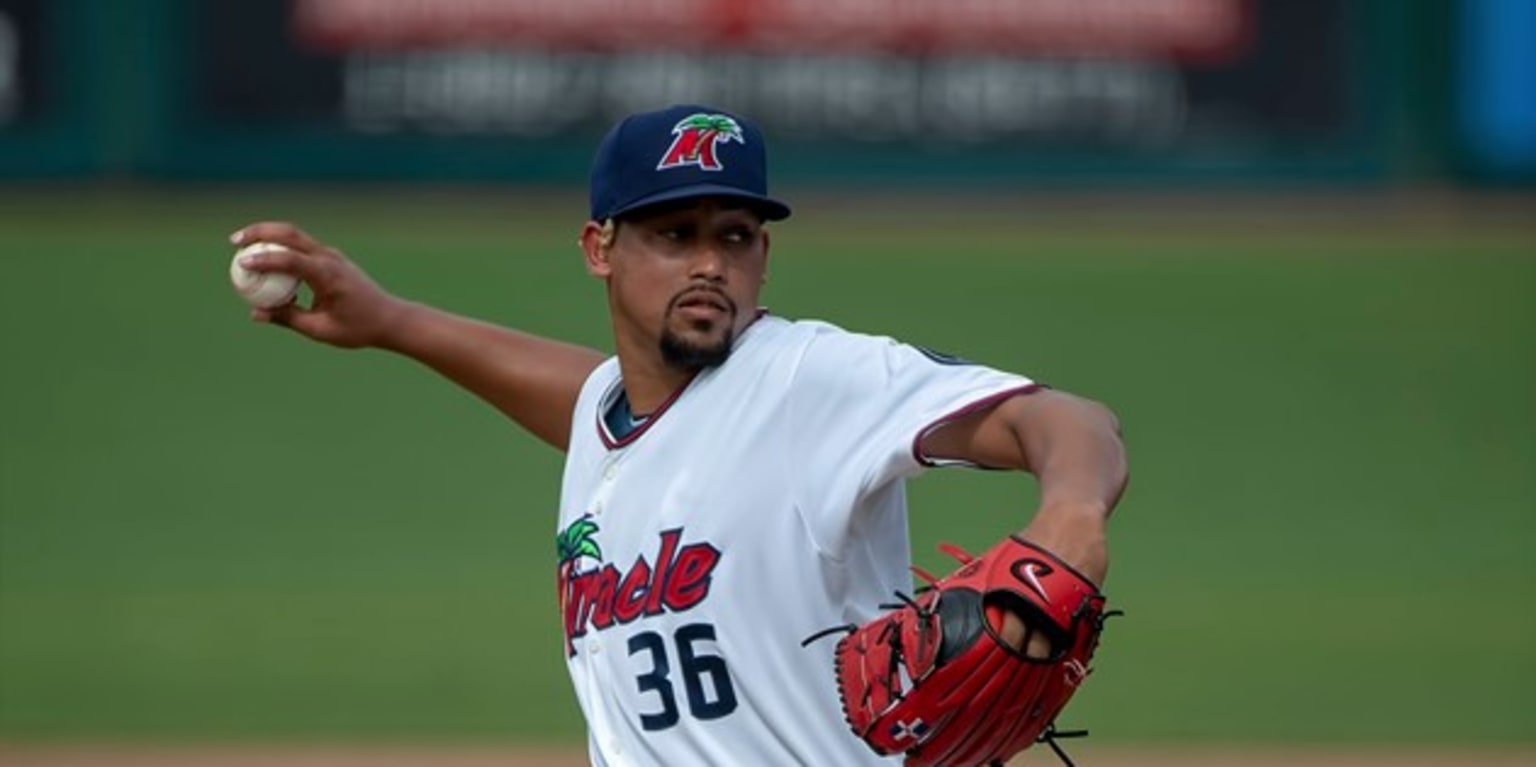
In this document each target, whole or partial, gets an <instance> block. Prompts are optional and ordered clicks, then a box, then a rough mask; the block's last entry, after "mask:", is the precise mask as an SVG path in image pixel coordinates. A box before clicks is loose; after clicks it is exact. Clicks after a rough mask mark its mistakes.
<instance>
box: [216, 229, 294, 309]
mask: <svg viewBox="0 0 1536 767" xmlns="http://www.w3.org/2000/svg"><path fill="white" fill-rule="evenodd" d="M282 250H287V248H285V247H283V246H282V245H279V244H277V243H275V242H253V243H251V244H249V245H247V246H245V247H243V248H241V249H239V250H237V251H235V257H234V258H233V259H231V260H230V262H229V282H230V284H231V285H233V286H234V287H235V292H236V293H239V294H240V297H241V298H243V299H245V302H246V303H248V304H250V305H251V306H253V307H256V308H257V309H274V308H277V307H279V306H283V305H284V304H287V303H289V302H290V301H292V300H293V299H294V297H295V296H297V295H298V293H299V278H297V277H295V276H293V275H291V274H283V273H282V272H253V271H251V270H250V269H247V268H245V266H244V265H242V264H241V259H243V258H246V257H247V256H254V255H258V254H261V253H273V252H277V251H282Z"/></svg>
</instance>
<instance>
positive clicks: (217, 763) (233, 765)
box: [0, 746, 1536, 767]
mask: <svg viewBox="0 0 1536 767" xmlns="http://www.w3.org/2000/svg"><path fill="white" fill-rule="evenodd" d="M1072 756H1073V758H1074V760H1075V761H1076V762H1077V764H1078V767H1292V766H1294V767H1532V766H1533V765H1536V749H1525V750H1516V749H1505V750H1463V751H1455V750H1446V749H1433V750H1425V749H1407V748H1393V749H1369V748H1363V747H1362V748H1325V747H1297V748H1293V749H1258V748H1254V749H1249V748H1242V747H1204V748H1193V749H1177V748H1172V747H1168V746H1156V747H1149V748H1129V747H1124V746H1119V747H1113V748H1111V747H1100V748H1087V747H1084V748H1080V749H1073V750H1072ZM586 764H587V761H586V759H584V758H583V756H582V754H581V753H580V752H575V751H572V750H570V749H535V748H515V747H507V748H496V749H492V748H484V749H464V748H440V749H438V748H432V749H428V748H402V749H382V748H372V747H370V748H340V747H336V748H313V749H302V750H301V749H295V748H278V747H265V746H261V747H250V748H232V747H172V748H147V747H142V746H135V747H126V748H119V747H106V746H0V767H584V766H585V765H586ZM741 764H744V765H751V764H755V762H753V761H752V759H751V756H750V755H749V754H743V755H742V761H741ZM1012 764H1013V767H1049V766H1050V765H1057V764H1059V762H1057V761H1056V758H1055V757H1054V756H1052V755H1051V754H1050V753H1049V752H1046V751H1038V752H1035V751H1032V752H1030V754H1029V756H1028V758H1023V759H1018V760H1015V761H1014V762H1013V763H1012Z"/></svg>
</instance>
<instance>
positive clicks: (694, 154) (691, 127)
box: [656, 114, 747, 170]
mask: <svg viewBox="0 0 1536 767" xmlns="http://www.w3.org/2000/svg"><path fill="white" fill-rule="evenodd" d="M672 135H673V139H672V145H671V146H670V147H668V148H667V153H666V154H665V155H663V156H662V158H661V163H660V164H658V165H657V166H656V170H666V169H668V168H682V167H686V166H689V165H692V166H696V167H698V168H699V169H701V170H724V169H725V166H723V165H721V164H720V156H719V155H718V154H716V153H715V145H716V144H719V143H722V142H731V141H735V142H736V143H738V144H745V143H747V140H746V139H745V138H744V137H742V134H741V125H739V124H738V123H737V122H736V120H734V119H732V118H731V117H728V116H726V115H711V114H695V115H689V116H687V117H684V118H683V119H682V120H679V121H678V123H677V125H675V126H673V127H672Z"/></svg>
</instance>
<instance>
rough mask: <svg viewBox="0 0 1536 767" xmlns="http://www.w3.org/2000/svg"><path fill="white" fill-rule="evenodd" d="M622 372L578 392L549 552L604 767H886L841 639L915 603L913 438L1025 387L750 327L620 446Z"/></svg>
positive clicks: (945, 363) (896, 348) (574, 671)
mask: <svg viewBox="0 0 1536 767" xmlns="http://www.w3.org/2000/svg"><path fill="white" fill-rule="evenodd" d="M619 372H620V371H619V366H618V363H617V360H616V359H609V360H608V361H607V362H605V363H603V364H602V365H601V366H599V367H598V368H597V370H595V371H594V372H593V373H592V375H591V377H590V378H588V379H587V381H586V383H585V385H584V386H583V388H582V391H581V396H580V399H579V400H578V402H577V405H576V412H575V416H574V418H575V421H574V424H573V427H572V430H571V444H570V449H569V455H568V457H567V462H566V467H565V476H564V482H563V486H562V489H561V500H560V524H559V534H558V536H557V547H558V549H559V552H560V564H559V568H560V569H559V585H560V594H561V609H562V611H563V613H564V620H565V635H566V645H565V649H566V653H567V661H568V665H569V667H570V672H571V680H572V682H573V683H574V684H575V688H576V696H577V698H578V699H579V701H580V704H581V708H582V711H583V713H584V714H585V715H586V720H587V726H588V732H589V748H590V751H591V756H592V762H593V764H595V765H599V766H600V767H623V766H626V765H635V766H637V767H639V766H645V767H650V766H652V765H657V766H660V765H664V766H665V767H694V766H697V767H708V766H715V765H724V764H753V765H758V764H761V765H829V764H836V765H890V764H895V763H899V760H898V759H894V758H881V757H878V756H876V755H875V754H874V752H873V751H871V750H870V749H869V747H868V746H866V745H865V744H864V743H863V741H861V740H859V739H858V738H856V737H855V736H854V735H853V734H852V733H851V732H850V731H849V730H848V728H847V726H846V724H845V723H844V720H843V713H842V708H841V705H840V703H839V701H838V694H837V687H836V684H835V680H834V679H833V672H832V650H833V647H834V646H835V644H836V641H835V639H833V638H828V639H826V640H824V641H819V642H815V643H812V644H811V645H810V646H809V647H802V646H801V640H803V639H804V638H806V637H807V636H809V635H811V634H813V633H815V632H817V631H820V630H822V629H826V628H828V627H831V626H836V625H838V624H849V623H862V622H864V621H866V620H869V619H871V618H873V617H875V616H876V615H877V614H879V613H881V612H882V611H881V610H880V608H879V607H878V606H879V605H880V604H881V603H888V602H890V601H892V599H893V592H895V591H896V590H898V589H899V590H901V591H903V592H908V591H910V589H911V586H912V582H911V576H910V574H909V570H908V566H909V564H910V556H911V555H910V549H909V546H908V539H907V509H906V495H905V490H904V483H903V482H902V480H903V479H905V478H907V477H910V476H913V475H916V474H918V473H919V472H920V471H921V470H923V469H924V468H925V467H927V466H931V465H933V463H932V462H930V461H928V460H926V459H925V458H924V457H923V456H921V455H919V454H918V449H917V444H918V441H919V440H920V439H921V437H922V435H923V434H924V433H925V432H926V431H927V430H930V429H932V428H934V427H935V426H937V425H938V424H941V423H943V422H944V421H945V420H947V419H948V418H952V417H954V416H956V415H959V414H961V413H964V412H968V411H970V410H972V409H974V408H978V407H984V406H986V405H988V404H991V403H995V402H998V401H1000V400H1002V399H1004V398H1006V397H1008V396H1011V395H1012V394H1015V393H1019V392H1024V391H1028V390H1030V389H1032V388H1033V386H1034V385H1033V384H1032V383H1031V382H1030V381H1029V379H1027V378H1022V377H1019V376H1016V375H1011V374H1006V373H1001V372H998V371H995V370H992V369H989V368H986V367H982V366H979V365H971V364H963V363H958V364H957V361H955V360H952V359H948V358H944V357H941V356H939V355H933V354H930V353H928V352H925V351H922V350H920V349H918V348H916V347H912V346H907V345H903V344H900V343H898V342H896V341H893V340H891V339H889V338H879V337H873V336H865V335H859V334H854V333H848V332H845V331H843V330H840V329H838V328H836V327H833V326H831V325H827V324H824V323H819V322H790V321H787V320H784V319H781V318H777V317H773V316H763V317H761V318H759V319H758V320H757V321H756V322H754V323H753V324H752V325H751V326H749V327H748V328H747V330H746V331H745V332H743V333H742V335H741V336H740V337H739V338H738V339H737V341H736V345H735V348H734V350H733V352H732V354H731V357H730V359H729V360H728V361H727V362H726V363H725V364H724V365H722V366H720V367H718V368H711V369H707V370H704V371H703V372H701V373H699V374H698V375H697V376H696V377H695V378H693V380H692V381H690V382H689V383H688V384H687V385H685V386H684V387H683V388H682V389H681V390H680V391H678V392H677V393H676V394H675V395H673V397H672V398H671V399H670V400H668V401H667V402H666V404H664V405H662V406H661V407H660V408H658V409H657V410H656V411H655V412H654V413H651V414H650V415H649V417H648V419H647V420H646V421H645V422H644V423H643V425H641V426H639V427H638V428H637V429H635V430H634V431H632V432H630V433H628V434H627V435H626V436H623V437H619V436H616V435H615V434H614V433H613V431H612V430H611V429H610V427H609V426H608V424H607V419H606V418H605V415H606V414H607V413H608V411H609V409H610V408H612V407H613V406H614V404H615V403H616V402H618V401H620V400H621V394H622V391H623V387H622V382H621V380H620V375H619Z"/></svg>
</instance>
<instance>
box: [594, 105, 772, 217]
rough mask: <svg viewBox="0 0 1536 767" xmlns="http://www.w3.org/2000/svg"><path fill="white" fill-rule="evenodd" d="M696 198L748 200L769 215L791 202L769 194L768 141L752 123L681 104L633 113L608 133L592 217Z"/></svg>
mask: <svg viewBox="0 0 1536 767" xmlns="http://www.w3.org/2000/svg"><path fill="white" fill-rule="evenodd" d="M693 197H731V198H735V199H739V200H744V201H746V202H747V203H748V204H749V205H750V206H751V207H752V208H754V209H756V210H757V211H758V212H760V213H761V214H762V216H763V218H765V219H767V220H769V221H779V220H781V219H785V218H788V217H789V206H788V205H785V204H784V203H782V202H780V201H778V200H775V199H774V198H772V197H769V196H768V148H767V146H766V145H765V144H764V143H763V133H762V131H760V130H758V129H757V126H755V125H753V124H752V123H750V122H748V121H746V120H745V119H742V118H741V117H738V116H736V115H733V114H730V113H728V112H725V111H722V110H719V109H715V108H713V107H706V106H700V105H697V104H682V105H678V106H672V107H667V108H666V109H662V110H659V111H656V112H639V113H636V114H632V115H630V116H628V117H626V118H624V119H623V120H622V121H620V122H619V124H618V125H615V126H613V129H612V130H610V131H608V135H607V136H604V137H603V142H602V143H601V144H599V145H598V147H597V156H596V158H594V159H593V161H592V188H591V201H592V220H593V221H604V220H607V219H610V218H616V217H618V216H622V215H623V214H625V213H629V212H631V211H634V210H638V209H640V208H643V207H646V206H648V205H655V204H658V203H663V202H671V201H673V200H685V199H689V198H693Z"/></svg>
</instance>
